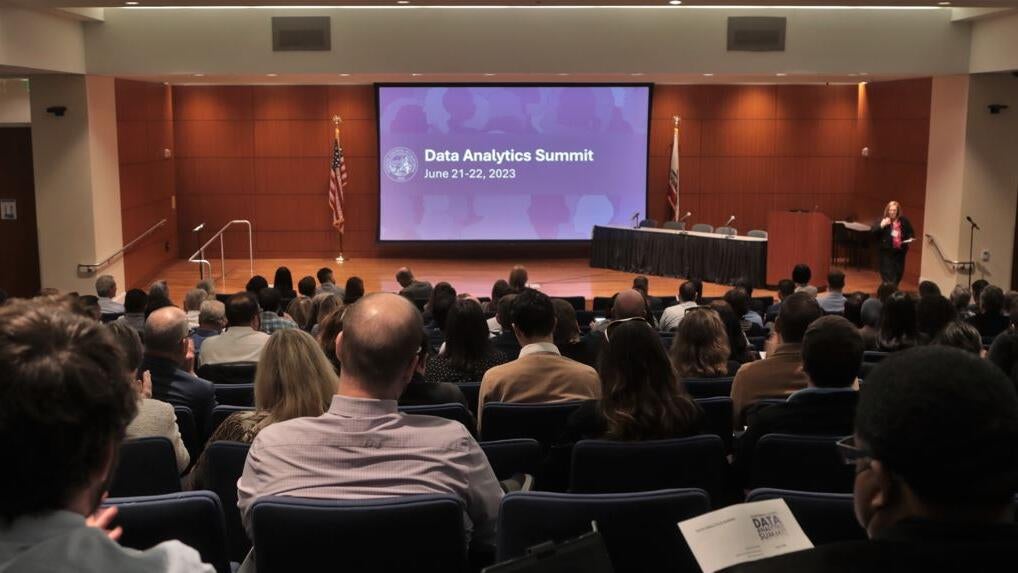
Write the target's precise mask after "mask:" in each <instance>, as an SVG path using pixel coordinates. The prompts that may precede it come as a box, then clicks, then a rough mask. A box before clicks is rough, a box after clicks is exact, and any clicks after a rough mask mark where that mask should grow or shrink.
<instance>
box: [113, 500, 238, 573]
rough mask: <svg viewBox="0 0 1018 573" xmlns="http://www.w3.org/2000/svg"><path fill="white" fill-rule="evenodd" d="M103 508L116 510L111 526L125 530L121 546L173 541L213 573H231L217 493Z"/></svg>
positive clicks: (142, 547)
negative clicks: (192, 552) (197, 556)
mask: <svg viewBox="0 0 1018 573" xmlns="http://www.w3.org/2000/svg"><path fill="white" fill-rule="evenodd" d="M234 487H236V486H234ZM103 506H104V507H108V506H116V508H117V516H116V517H115V518H114V520H113V524H112V525H113V526H114V527H117V526H119V527H123V528H124V532H123V534H122V535H121V536H120V539H119V543H120V545H123V546H124V547H130V548H132V549H137V550H139V551H144V550H146V549H149V548H151V547H153V546H154V545H157V544H159V543H162V542H164V541H170V540H173V539H176V540H178V541H180V542H181V543H183V544H185V545H188V546H190V547H192V548H194V549H195V550H197V551H198V553H200V554H201V559H202V561H204V562H205V563H208V564H210V565H212V566H213V567H215V568H216V573H230V571H231V569H230V557H229V555H228V554H227V551H226V547H227V543H226V531H225V529H224V526H223V510H222V504H221V503H220V501H219V497H218V496H217V495H216V494H214V493H212V492H210V491H188V492H182V493H171V494H166V495H155V496H142V497H119V498H107V499H106V500H105V501H103Z"/></svg>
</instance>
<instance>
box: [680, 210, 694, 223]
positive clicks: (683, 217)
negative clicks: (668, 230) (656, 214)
mask: <svg viewBox="0 0 1018 573" xmlns="http://www.w3.org/2000/svg"><path fill="white" fill-rule="evenodd" d="M692 214H693V212H692V211H686V214H685V215H683V216H681V217H679V220H678V222H679V223H681V222H683V221H685V220H686V219H688V218H689V216H690V215H692Z"/></svg>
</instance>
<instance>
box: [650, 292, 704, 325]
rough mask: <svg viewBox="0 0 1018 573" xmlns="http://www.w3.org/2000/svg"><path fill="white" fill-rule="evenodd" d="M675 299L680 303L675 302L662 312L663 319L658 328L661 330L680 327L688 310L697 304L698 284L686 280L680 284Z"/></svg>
mask: <svg viewBox="0 0 1018 573" xmlns="http://www.w3.org/2000/svg"><path fill="white" fill-rule="evenodd" d="M675 299H676V300H678V301H679V304H673V305H672V306H669V307H668V308H666V309H665V310H664V312H663V313H662V314H661V320H659V321H658V328H659V329H660V330H661V332H669V331H671V330H675V329H676V328H678V327H679V324H680V323H681V322H682V319H683V317H685V316H686V311H687V310H689V309H690V308H693V307H694V306H696V304H697V303H696V285H694V284H693V283H692V282H691V281H684V282H683V283H682V284H680V285H679V292H678V294H677V295H676V296H675Z"/></svg>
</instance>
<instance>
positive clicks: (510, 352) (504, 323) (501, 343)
mask: <svg viewBox="0 0 1018 573" xmlns="http://www.w3.org/2000/svg"><path fill="white" fill-rule="evenodd" d="M515 300H516V293H509V294H506V295H503V296H502V298H501V299H499V301H498V312H497V313H496V314H495V319H496V320H497V321H498V325H499V327H500V332H499V333H498V335H496V336H495V337H494V338H492V339H491V343H492V345H493V346H494V347H495V350H498V351H499V352H501V353H502V354H505V355H506V357H507V358H508V359H510V360H516V359H517V358H519V356H520V341H519V340H517V339H516V333H515V332H513V319H512V307H513V301H515Z"/></svg>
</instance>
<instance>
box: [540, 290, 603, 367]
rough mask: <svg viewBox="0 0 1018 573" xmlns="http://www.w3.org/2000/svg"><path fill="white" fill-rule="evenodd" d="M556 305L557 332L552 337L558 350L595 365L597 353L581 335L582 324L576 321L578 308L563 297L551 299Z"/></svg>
mask: <svg viewBox="0 0 1018 573" xmlns="http://www.w3.org/2000/svg"><path fill="white" fill-rule="evenodd" d="M551 303H552V304H553V305H554V306H555V334H554V336H553V337H552V338H553V339H554V342H555V346H556V347H558V351H559V352H560V353H562V356H565V357H566V358H572V359H573V360H575V361H577V362H580V363H582V364H586V365H587V366H590V367H594V366H596V365H597V355H596V354H594V353H592V352H591V351H590V345H589V344H587V342H588V341H587V340H585V339H584V338H583V337H581V336H580V325H579V323H578V322H576V309H575V308H573V305H571V304H569V303H568V302H567V301H565V300H562V299H561V298H553V299H551Z"/></svg>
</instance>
